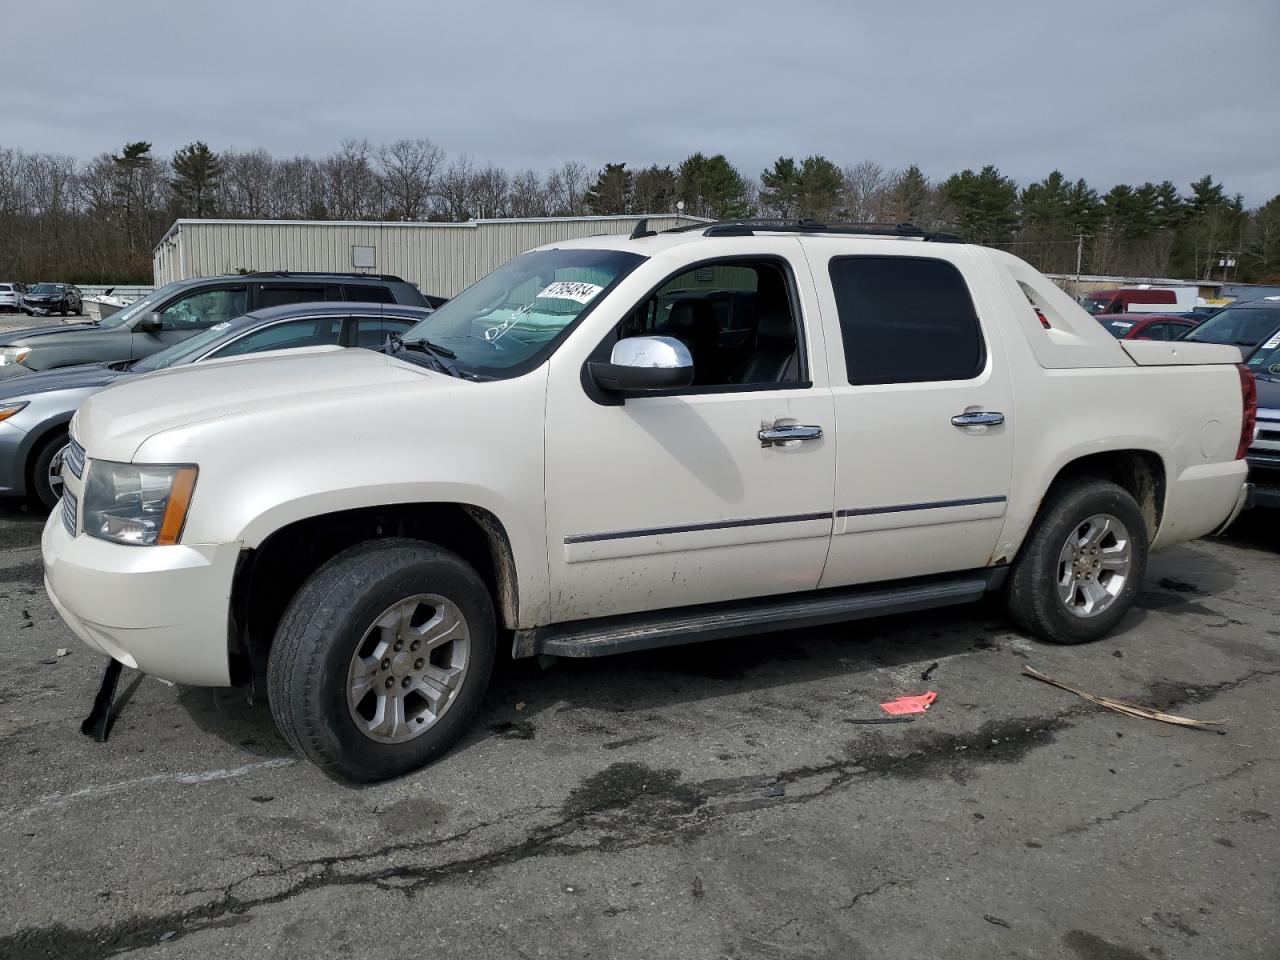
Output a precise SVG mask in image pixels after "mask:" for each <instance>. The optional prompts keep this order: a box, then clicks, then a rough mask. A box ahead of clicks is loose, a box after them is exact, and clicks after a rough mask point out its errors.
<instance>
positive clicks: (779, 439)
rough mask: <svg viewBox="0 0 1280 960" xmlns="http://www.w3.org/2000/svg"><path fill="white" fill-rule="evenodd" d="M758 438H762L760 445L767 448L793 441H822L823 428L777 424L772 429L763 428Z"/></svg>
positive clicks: (795, 424)
mask: <svg viewBox="0 0 1280 960" xmlns="http://www.w3.org/2000/svg"><path fill="white" fill-rule="evenodd" d="M756 436H757V437H759V438H760V445H761V446H763V447H767V446H770V445H772V444H775V443H787V442H789V441H791V440H821V439H822V428H821V427H818V426H811V425H808V424H803V423H775V424H774V425H773V426H772V427H761V428H760V432H759V433H757V434H756Z"/></svg>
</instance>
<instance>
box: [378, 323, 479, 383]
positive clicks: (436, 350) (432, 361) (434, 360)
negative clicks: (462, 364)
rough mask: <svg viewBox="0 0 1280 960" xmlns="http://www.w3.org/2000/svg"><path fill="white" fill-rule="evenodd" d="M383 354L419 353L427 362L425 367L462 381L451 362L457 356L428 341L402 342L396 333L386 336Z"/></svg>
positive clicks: (456, 366)
mask: <svg viewBox="0 0 1280 960" xmlns="http://www.w3.org/2000/svg"><path fill="white" fill-rule="evenodd" d="M382 349H383V352H384V353H386V354H387V355H388V356H393V357H394V356H395V355H396V354H398V353H402V352H404V351H405V350H412V351H413V352H414V353H421V354H422V355H423V357H424V358H425V359H426V360H427V365H428V366H429V367H431V369H433V370H435V371H437V372H438V373H443V374H447V375H448V376H450V377H457V378H458V379H462V371H461V370H459V369H458V365H457V364H456V363H454V362H453V360H454V358H455V357H457V354H456V353H454V352H453V351H452V350H450V349H448V348H447V347H442V346H439V345H438V344H434V343H432V342H431V341H430V340H426V339H419V340H404V339H401V337H400V334H398V333H389V334H387V343H386V346H384V347H383V348H382Z"/></svg>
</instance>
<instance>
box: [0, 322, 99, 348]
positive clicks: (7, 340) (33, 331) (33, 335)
mask: <svg viewBox="0 0 1280 960" xmlns="http://www.w3.org/2000/svg"><path fill="white" fill-rule="evenodd" d="M100 329H102V328H101V327H99V326H98V325H97V324H96V323H54V324H46V325H44V326H39V327H25V328H23V329H21V330H6V331H4V333H0V347H7V346H11V345H13V344H19V345H21V346H28V345H30V343H31V341H33V340H37V339H40V340H42V342H41V344H40V345H41V346H46V345H49V341H47V340H43V338H44V337H51V336H54V335H55V334H60V333H65V334H67V335H68V338H70V336H73V335H74V334H76V333H78V332H80V331H84V330H100ZM57 342H60V341H57Z"/></svg>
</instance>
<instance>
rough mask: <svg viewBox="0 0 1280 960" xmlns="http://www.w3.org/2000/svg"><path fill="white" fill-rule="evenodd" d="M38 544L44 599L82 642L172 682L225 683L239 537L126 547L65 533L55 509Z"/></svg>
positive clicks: (203, 684)
mask: <svg viewBox="0 0 1280 960" xmlns="http://www.w3.org/2000/svg"><path fill="white" fill-rule="evenodd" d="M40 545H41V551H42V553H43V555H44V567H45V578H44V585H45V590H46V592H47V593H48V594H49V599H50V600H51V601H53V605H54V607H55V608H56V609H57V611H58V614H59V615H60V616H61V617H62V619H63V620H64V621H66V624H67V626H68V627H70V628H71V632H72V633H74V634H75V635H76V636H77V637H79V638H80V639H81V640H83V641H84V642H85V644H87V645H88V646H89V647H91V648H92V649H94V650H96V651H98V652H99V653H103V654H106V655H107V656H109V657H112V658H113V659H116V660H119V661H120V662H121V663H123V664H124V665H125V666H128V667H133V668H135V669H137V670H140V671H142V672H143V673H149V674H152V675H154V676H157V677H161V678H163V679H165V680H172V681H174V682H176V683H184V684H190V685H192V686H201V687H225V686H229V685H230V683H231V673H230V663H229V658H228V622H229V620H228V610H229V604H230V597H231V583H232V579H233V577H234V574H235V566H236V560H237V557H238V556H239V553H240V549H239V545H238V544H234V543H231V544H218V545H206V544H194V545H184V544H178V545H176V546H171V547H127V546H123V545H120V544H114V543H108V542H106V541H105V540H98V539H96V538H94V537H89V536H85V535H84V534H80V535H78V536H74V537H73V536H72V535H71V534H70V532H68V530H67V528H66V526H65V525H64V523H63V519H62V508H61V507H56V508H55V509H54V510H53V512H52V513H51V514H50V515H49V519H48V521H47V522H46V523H45V526H44V535H43V536H42V538H41V544H40Z"/></svg>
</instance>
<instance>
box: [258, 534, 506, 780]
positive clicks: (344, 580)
mask: <svg viewBox="0 0 1280 960" xmlns="http://www.w3.org/2000/svg"><path fill="white" fill-rule="evenodd" d="M442 638H450V639H442ZM496 651H497V629H496V624H495V619H494V613H493V602H492V600H491V599H490V597H489V591H488V589H487V588H486V587H485V584H484V581H482V580H481V579H480V577H479V575H478V574H477V573H476V572H475V570H473V569H472V568H471V567H470V566H468V565H467V564H466V563H465V562H464V561H463V560H462V559H461V558H460V557H458V556H457V555H456V554H454V553H451V552H450V551H448V550H445V549H443V548H441V547H438V546H435V545H434V544H430V543H426V542H424V541H420V540H408V539H398V538H397V539H386V540H375V541H370V542H367V543H362V544H358V545H356V546H354V547H351V548H350V549H348V550H345V551H343V552H342V553H340V554H338V555H337V556H336V557H334V558H333V559H332V560H330V561H329V562H328V563H326V564H325V565H324V566H323V567H321V568H320V569H319V570H318V571H316V572H315V573H314V574H313V575H312V576H311V578H310V579H309V580H307V582H306V583H305V584H303V586H302V588H301V589H300V590H299V591H298V593H297V594H296V595H295V596H294V598H293V600H292V601H291V602H290V604H289V607H288V609H286V611H285V614H284V617H283V619H282V620H281V622H280V626H279V628H278V629H277V631H276V636H275V643H274V644H273V646H272V648H271V654H270V658H269V661H268V667H267V693H268V699H269V700H270V703H271V712H272V715H273V716H274V718H275V721H276V726H277V727H279V728H280V732H281V734H282V735H283V736H284V738H285V739H286V740H287V741H288V742H289V744H290V745H291V746H293V747H294V749H296V750H297V751H298V752H299V753H302V754H303V755H304V756H306V757H307V758H308V759H309V760H311V761H312V762H313V763H315V764H316V765H317V766H319V767H320V768H321V769H322V770H324V771H325V772H326V773H327V774H329V775H331V776H334V777H339V778H344V779H347V780H355V781H361V782H371V781H376V780H385V779H387V778H388V777H395V776H399V775H401V774H404V773H408V772H410V771H412V770H416V769H418V768H419V767H421V766H423V765H425V764H427V763H429V762H430V761H431V760H433V759H435V758H436V757H437V756H439V755H440V754H441V753H443V752H444V751H445V750H446V749H448V748H449V747H450V746H451V745H452V744H453V743H454V742H455V741H457V739H458V738H459V737H460V736H461V735H462V734H463V733H464V732H465V731H466V729H467V728H468V727H469V726H470V725H471V721H472V720H473V719H474V718H475V715H476V712H477V711H478V710H479V709H480V704H481V702H482V701H483V699H484V694H485V690H486V689H487V687H488V685H489V676H490V674H491V673H492V670H493V661H494V657H495V654H496ZM402 661H403V662H402ZM450 683H452V687H450ZM397 701H398V702H399V706H398V707H397V706H396V705H395V704H396V702H397ZM419 728H420V729H419Z"/></svg>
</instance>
